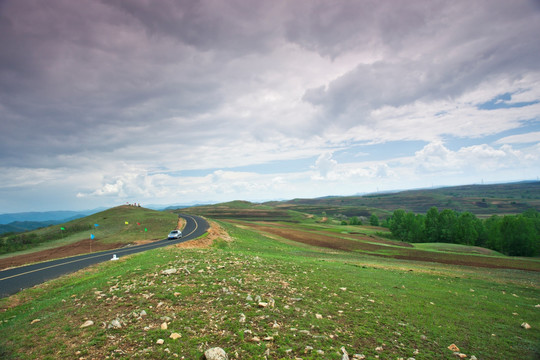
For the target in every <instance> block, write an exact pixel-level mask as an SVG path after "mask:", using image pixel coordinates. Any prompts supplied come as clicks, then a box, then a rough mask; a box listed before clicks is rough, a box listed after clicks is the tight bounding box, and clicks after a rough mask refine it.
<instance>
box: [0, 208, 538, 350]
mask: <svg viewBox="0 0 540 360" xmlns="http://www.w3.org/2000/svg"><path fill="white" fill-rule="evenodd" d="M193 211H194V212H198V213H202V212H213V213H214V215H216V214H222V216H221V217H220V218H221V220H220V221H219V223H218V224H219V225H220V226H221V227H222V228H223V229H224V230H225V231H226V233H227V234H228V235H225V234H222V235H221V237H219V238H217V239H216V240H215V241H214V243H213V245H212V246H211V247H209V248H200V249H197V248H195V249H186V248H176V247H169V248H163V249H158V250H153V251H149V252H146V253H143V254H139V255H134V256H131V257H129V258H123V259H121V260H120V261H116V262H109V263H104V264H101V265H98V266H95V267H92V268H90V269H87V270H83V271H80V272H78V273H77V274H74V275H72V276H68V277H64V278H61V279H58V280H54V281H51V282H49V283H47V284H44V285H42V286H38V287H36V288H34V289H29V290H26V291H23V292H21V293H19V294H17V295H15V296H12V297H10V298H7V299H3V300H1V301H0V308H2V309H3V311H2V312H0V339H2V340H0V357H1V358H2V359H73V358H77V359H93V358H96V359H102V358H107V357H108V358H111V359H133V358H135V359H137V358H139V359H171V358H180V359H181V358H185V359H200V358H202V354H203V353H204V351H205V350H206V349H208V348H209V347H213V346H219V347H222V348H223V349H225V350H226V352H227V353H228V355H229V358H232V359H263V358H268V359H297V358H301V359H342V357H343V354H344V351H346V352H347V353H348V354H349V356H350V357H351V358H353V356H355V358H357V359H361V358H366V359H376V358H378V359H399V358H403V359H409V358H414V359H416V360H419V359H456V358H457V357H456V355H455V354H454V352H455V350H454V351H453V350H450V349H448V347H449V346H450V345H452V344H454V345H455V346H457V347H458V348H459V351H458V353H461V354H465V355H467V359H470V358H472V356H473V355H474V356H475V357H476V358H477V359H518V358H519V359H536V358H538V357H539V356H540V347H539V343H538V339H539V338H540V260H539V259H524V258H512V257H507V256H503V255H500V254H498V253H495V252H491V251H488V250H486V249H482V248H475V247H468V246H454V245H453V244H405V243H401V242H397V241H392V240H389V239H387V238H385V237H384V236H381V235H383V233H384V231H386V230H385V229H383V228H378V227H371V226H341V225H337V224H333V223H332V222H330V221H328V219H327V218H324V217H321V216H313V215H310V214H303V213H299V212H294V211H285V210H283V209H275V208H271V207H268V206H260V205H253V204H249V203H245V202H233V203H229V204H221V205H219V206H218V207H214V208H212V207H204V208H197V209H193ZM226 212H227V213H229V215H227V216H228V218H227V219H226V217H227V216H225V215H224V213H226ZM263 212H266V214H264V215H263ZM235 214H236V215H238V214H240V215H241V216H234V215H235ZM261 220H264V221H261ZM417 245H418V246H417ZM89 321H91V325H88V324H90V322H89ZM525 323H527V324H529V325H530V328H529V329H526V328H525V327H526V325H525ZM84 325H88V326H84ZM522 325H523V326H524V327H522ZM171 336H172V337H171Z"/></svg>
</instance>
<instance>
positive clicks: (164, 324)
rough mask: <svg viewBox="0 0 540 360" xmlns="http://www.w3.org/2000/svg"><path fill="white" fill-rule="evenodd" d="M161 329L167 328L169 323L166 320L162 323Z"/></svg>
mask: <svg viewBox="0 0 540 360" xmlns="http://www.w3.org/2000/svg"><path fill="white" fill-rule="evenodd" d="M161 330H167V323H166V322H164V323H162V324H161Z"/></svg>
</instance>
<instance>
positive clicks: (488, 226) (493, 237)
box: [484, 215, 503, 252]
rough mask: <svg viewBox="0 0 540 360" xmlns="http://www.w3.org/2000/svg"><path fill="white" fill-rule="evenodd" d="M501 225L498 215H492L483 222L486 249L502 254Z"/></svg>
mask: <svg viewBox="0 0 540 360" xmlns="http://www.w3.org/2000/svg"><path fill="white" fill-rule="evenodd" d="M501 224H502V218H501V217H500V216H498V215H493V216H491V217H489V218H488V219H486V220H485V221H484V228H485V233H486V247H487V248H489V249H492V250H495V251H499V252H503V245H502V243H503V238H502V233H501Z"/></svg>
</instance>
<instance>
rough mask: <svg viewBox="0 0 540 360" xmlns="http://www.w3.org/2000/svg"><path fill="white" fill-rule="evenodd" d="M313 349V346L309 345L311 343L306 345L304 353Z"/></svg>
mask: <svg viewBox="0 0 540 360" xmlns="http://www.w3.org/2000/svg"><path fill="white" fill-rule="evenodd" d="M311 350H313V346H309V345H308V346H306V348H305V349H304V353H306V354H307V353H308V352H310V351H311Z"/></svg>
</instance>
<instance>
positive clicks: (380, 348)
mask: <svg viewBox="0 0 540 360" xmlns="http://www.w3.org/2000/svg"><path fill="white" fill-rule="evenodd" d="M383 350H384V349H383V347H382V346H377V347H376V348H375V351H377V352H381V351H383Z"/></svg>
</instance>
